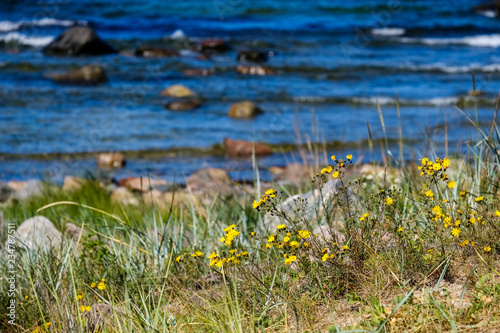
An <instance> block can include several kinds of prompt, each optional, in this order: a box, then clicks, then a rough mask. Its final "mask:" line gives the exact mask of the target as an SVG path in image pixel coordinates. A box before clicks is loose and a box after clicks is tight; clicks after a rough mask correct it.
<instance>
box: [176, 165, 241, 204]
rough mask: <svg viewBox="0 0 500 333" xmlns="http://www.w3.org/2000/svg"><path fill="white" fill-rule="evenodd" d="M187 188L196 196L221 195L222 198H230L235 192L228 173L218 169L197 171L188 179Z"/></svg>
mask: <svg viewBox="0 0 500 333" xmlns="http://www.w3.org/2000/svg"><path fill="white" fill-rule="evenodd" d="M186 187H187V188H188V190H190V191H191V192H193V193H194V194H195V195H196V194H212V195H213V194H216V193H219V194H220V195H221V196H222V197H229V196H231V195H232V194H233V193H234V191H235V188H234V185H233V182H232V180H231V177H229V174H228V173H227V171H226V170H223V169H216V168H207V169H201V170H198V171H196V172H195V173H193V174H192V175H191V176H189V178H188V179H187V181H186Z"/></svg>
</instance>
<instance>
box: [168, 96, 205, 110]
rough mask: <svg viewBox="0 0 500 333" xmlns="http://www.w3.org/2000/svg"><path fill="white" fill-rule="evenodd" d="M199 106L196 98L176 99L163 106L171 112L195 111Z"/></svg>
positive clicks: (199, 103)
mask: <svg viewBox="0 0 500 333" xmlns="http://www.w3.org/2000/svg"><path fill="white" fill-rule="evenodd" d="M200 106H201V102H200V100H199V99H197V98H189V99H178V100H173V101H171V102H168V103H167V104H165V108H166V109H168V110H171V111H189V110H194V109H197V108H199V107H200Z"/></svg>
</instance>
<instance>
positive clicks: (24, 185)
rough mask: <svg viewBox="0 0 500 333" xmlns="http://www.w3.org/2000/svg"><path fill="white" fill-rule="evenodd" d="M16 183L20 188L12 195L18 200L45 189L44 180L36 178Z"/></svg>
mask: <svg viewBox="0 0 500 333" xmlns="http://www.w3.org/2000/svg"><path fill="white" fill-rule="evenodd" d="M9 185H10V182H9ZM16 185H18V186H19V187H18V188H19V189H18V190H17V191H16V192H15V193H14V194H13V195H12V198H13V199H16V200H25V199H28V198H29V197H32V196H34V195H40V194H41V193H42V189H43V184H42V182H41V181H39V180H36V179H31V180H28V181H25V182H19V183H17V184H16Z"/></svg>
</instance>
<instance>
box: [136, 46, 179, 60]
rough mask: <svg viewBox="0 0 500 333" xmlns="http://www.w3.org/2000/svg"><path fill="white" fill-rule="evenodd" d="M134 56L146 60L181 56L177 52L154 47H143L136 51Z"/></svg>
mask: <svg viewBox="0 0 500 333" xmlns="http://www.w3.org/2000/svg"><path fill="white" fill-rule="evenodd" d="M134 54H135V55H136V56H138V57H146V58H160V57H177V56H178V55H179V53H177V52H176V51H173V50H170V49H163V48H158V47H153V46H141V47H140V48H138V49H137V50H135V52H134Z"/></svg>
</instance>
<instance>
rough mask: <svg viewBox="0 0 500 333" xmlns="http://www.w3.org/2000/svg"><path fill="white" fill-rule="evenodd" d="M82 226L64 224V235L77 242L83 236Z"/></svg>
mask: <svg viewBox="0 0 500 333" xmlns="http://www.w3.org/2000/svg"><path fill="white" fill-rule="evenodd" d="M81 234H82V228H80V227H79V226H77V225H76V224H73V223H66V225H65V226H64V236H65V237H67V238H71V239H73V241H75V242H77V241H78V239H79V238H80V237H81V236H83V235H81ZM80 235H81V236H80Z"/></svg>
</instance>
